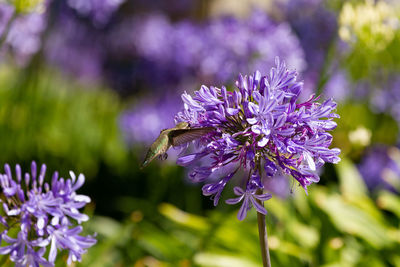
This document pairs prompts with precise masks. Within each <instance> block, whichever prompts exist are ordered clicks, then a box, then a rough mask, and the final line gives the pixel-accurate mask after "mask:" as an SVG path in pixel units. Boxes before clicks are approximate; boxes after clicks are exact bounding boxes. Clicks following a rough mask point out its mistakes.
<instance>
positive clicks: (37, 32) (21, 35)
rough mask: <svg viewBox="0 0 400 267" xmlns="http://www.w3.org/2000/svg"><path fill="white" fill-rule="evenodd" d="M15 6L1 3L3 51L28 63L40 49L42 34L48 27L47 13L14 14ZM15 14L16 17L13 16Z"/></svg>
mask: <svg viewBox="0 0 400 267" xmlns="http://www.w3.org/2000/svg"><path fill="white" fill-rule="evenodd" d="M15 12H16V11H15V8H14V7H13V6H12V5H9V4H4V3H1V4H0V35H4V34H7V36H4V37H3V38H4V39H5V40H4V44H3V45H2V47H1V49H2V52H5V51H7V52H10V53H11V55H13V57H14V59H15V61H16V62H17V63H18V64H20V65H26V64H27V63H28V62H29V60H30V59H31V57H32V56H33V55H34V54H35V53H37V52H38V51H39V50H40V46H41V44H42V42H41V35H42V33H43V31H44V29H45V27H46V19H47V18H46V14H45V13H40V12H31V13H27V14H14V13H15ZM13 16H15V18H13Z"/></svg>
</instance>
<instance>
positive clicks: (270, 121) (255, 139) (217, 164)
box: [175, 58, 340, 220]
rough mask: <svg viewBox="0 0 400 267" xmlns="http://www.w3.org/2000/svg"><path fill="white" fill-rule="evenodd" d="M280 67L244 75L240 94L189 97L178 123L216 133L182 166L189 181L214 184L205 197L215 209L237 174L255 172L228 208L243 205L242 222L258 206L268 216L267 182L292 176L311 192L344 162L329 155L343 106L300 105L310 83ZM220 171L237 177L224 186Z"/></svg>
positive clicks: (211, 90)
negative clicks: (323, 174)
mask: <svg viewBox="0 0 400 267" xmlns="http://www.w3.org/2000/svg"><path fill="white" fill-rule="evenodd" d="M275 63H276V67H274V68H272V69H271V71H270V73H269V74H268V75H264V76H263V75H262V74H261V73H260V72H259V71H256V72H255V73H254V74H253V75H248V76H247V75H246V76H242V75H239V78H238V80H237V81H236V87H237V90H234V91H228V90H227V89H226V88H225V87H224V86H222V88H217V87H213V86H211V87H207V86H202V87H201V88H200V90H198V91H196V92H195V95H194V96H191V95H189V94H187V93H186V92H185V93H184V94H182V100H183V102H184V109H183V110H182V111H181V112H179V113H178V114H177V115H176V117H175V120H176V122H177V123H178V122H182V121H184V122H188V123H189V125H190V127H193V128H197V127H200V128H201V127H213V128H214V130H213V131H211V132H209V133H208V134H206V135H204V136H203V137H202V138H200V139H199V140H198V141H197V142H198V146H197V147H198V148H199V151H197V152H196V153H191V154H186V155H183V156H181V157H180V158H179V159H178V161H177V163H178V164H180V165H183V166H188V165H193V166H194V168H193V171H192V172H191V173H190V175H189V177H190V178H191V179H192V180H194V181H204V180H206V179H210V180H211V179H214V181H213V182H212V183H210V184H206V185H205V186H204V187H203V194H204V195H207V196H212V198H213V199H214V205H217V204H218V201H219V198H220V196H221V193H222V191H223V189H224V188H225V186H226V184H227V183H228V182H229V181H230V180H231V179H232V177H233V176H234V174H235V173H237V172H238V171H239V170H240V169H241V170H245V171H247V172H248V176H246V177H247V178H245V180H244V181H243V182H242V183H241V184H243V185H245V188H244V189H242V188H240V187H235V190H234V192H235V194H236V195H238V196H239V197H238V198H236V199H231V200H227V203H228V204H234V203H238V202H240V201H242V208H241V209H240V211H239V214H238V219H239V220H242V219H244V218H245V216H246V211H247V210H248V209H249V208H250V207H251V206H254V207H255V208H256V210H257V211H258V212H260V213H263V214H265V212H266V211H265V209H264V208H263V206H262V205H261V204H260V203H263V202H264V201H265V200H267V199H269V198H270V197H271V196H270V195H269V194H268V193H264V186H263V183H264V181H263V180H265V179H266V178H267V177H271V176H274V175H275V174H276V172H277V171H279V173H284V174H286V175H289V176H292V177H293V178H294V179H296V180H297V181H298V182H299V184H300V185H301V186H302V187H303V188H304V189H305V190H307V186H308V185H310V184H311V183H314V182H318V181H319V175H318V173H317V169H318V168H319V167H321V166H322V165H323V164H324V163H325V162H331V163H337V162H339V161H340V158H339V154H340V150H339V149H338V148H332V149H330V148H329V146H330V144H331V142H332V135H330V134H329V133H328V131H330V130H333V129H334V128H335V127H336V123H335V122H334V121H333V119H334V118H338V117H339V116H338V115H337V114H335V113H334V110H335V109H336V103H335V102H333V101H332V99H328V100H326V101H324V102H323V103H318V102H317V100H318V99H319V97H315V96H314V95H312V96H311V97H310V98H309V99H308V100H307V101H305V102H303V103H297V100H298V98H299V95H300V93H301V92H302V89H303V83H302V82H298V81H296V75H297V73H296V72H295V71H291V70H288V69H287V68H286V66H285V63H283V62H280V60H279V58H276V60H275ZM202 162H207V163H206V164H204V163H203V164H202ZM221 169H227V170H228V169H229V170H231V171H228V174H227V175H225V176H223V178H222V179H221V178H220V176H218V175H215V174H216V173H220V172H221ZM232 170H233V171H232ZM221 173H223V172H221ZM215 176H217V177H215ZM216 178H217V181H215V179H216Z"/></svg>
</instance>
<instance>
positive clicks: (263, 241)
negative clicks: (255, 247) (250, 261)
mask: <svg viewBox="0 0 400 267" xmlns="http://www.w3.org/2000/svg"><path fill="white" fill-rule="evenodd" d="M260 204H261V205H262V202H261V201H260ZM257 223H258V236H259V238H260V247H261V256H262V261H263V266H264V267H271V259H270V256H269V248H268V235H267V224H266V222H265V215H264V214H262V213H259V212H257Z"/></svg>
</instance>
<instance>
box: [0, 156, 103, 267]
mask: <svg viewBox="0 0 400 267" xmlns="http://www.w3.org/2000/svg"><path fill="white" fill-rule="evenodd" d="M4 170H5V174H1V175H0V186H1V194H2V195H3V196H4V198H2V200H1V203H2V207H3V214H4V216H3V217H1V223H2V224H3V225H4V226H5V227H6V230H4V231H3V232H2V233H1V239H2V240H4V241H5V243H8V244H9V245H3V246H2V247H0V254H3V255H5V254H8V255H10V259H11V261H13V262H15V263H16V264H17V265H18V264H19V265H20V266H39V265H42V266H54V262H55V259H56V250H55V248H54V246H56V247H57V248H59V249H63V250H68V251H69V253H70V257H69V259H68V264H70V263H71V261H80V259H81V255H82V254H83V253H85V252H86V249H87V248H89V247H91V246H92V245H94V244H95V243H96V240H95V239H94V237H92V236H79V235H78V234H79V233H80V232H81V231H82V227H81V226H77V227H75V228H74V225H75V224H74V223H73V220H75V221H76V222H77V223H78V224H80V223H81V222H83V221H87V220H88V219H89V217H88V216H87V215H85V214H82V213H80V212H79V210H78V209H81V208H83V207H84V206H85V205H86V204H87V203H89V202H90V198H89V197H87V196H84V195H79V194H77V193H76V190H78V189H79V188H80V187H81V186H82V185H83V183H84V181H85V177H84V176H83V174H80V175H79V176H78V177H76V176H75V174H74V173H73V172H70V176H71V178H70V179H66V180H65V179H64V178H59V177H58V173H57V172H55V173H54V174H53V178H52V181H51V184H49V183H47V182H45V179H44V178H45V173H46V165H44V164H43V165H42V166H41V168H40V172H39V175H38V173H37V166H36V163H35V162H32V165H31V173H25V175H23V174H22V171H21V168H20V166H19V165H16V167H15V174H16V177H15V178H13V177H12V174H11V168H10V166H9V165H8V164H6V165H5V166H4ZM16 222H17V224H16ZM18 228H19V229H18ZM15 230H19V231H18V237H17V238H16V239H15V238H12V237H10V236H8V234H9V232H10V233H13V232H14V231H15ZM60 240H61V241H60ZM49 244H51V248H50V254H49V258H48V260H46V259H45V258H43V255H44V254H45V252H46V247H47V246H48V245H49ZM35 248H36V249H37V250H35ZM19 265H18V266H19Z"/></svg>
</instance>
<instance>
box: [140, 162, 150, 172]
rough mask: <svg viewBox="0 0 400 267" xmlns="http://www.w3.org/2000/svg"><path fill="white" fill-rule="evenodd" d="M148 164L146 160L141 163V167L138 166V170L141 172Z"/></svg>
mask: <svg viewBox="0 0 400 267" xmlns="http://www.w3.org/2000/svg"><path fill="white" fill-rule="evenodd" d="M148 164H149V161H148V160H145V161H143V163H142V165H140V170H143V169H144V167H146V166H147V165H148Z"/></svg>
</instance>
